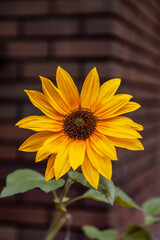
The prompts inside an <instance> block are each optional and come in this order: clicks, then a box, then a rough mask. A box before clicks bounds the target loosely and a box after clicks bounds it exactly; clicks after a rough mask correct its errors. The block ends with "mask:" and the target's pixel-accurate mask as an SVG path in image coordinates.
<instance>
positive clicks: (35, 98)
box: [24, 90, 63, 120]
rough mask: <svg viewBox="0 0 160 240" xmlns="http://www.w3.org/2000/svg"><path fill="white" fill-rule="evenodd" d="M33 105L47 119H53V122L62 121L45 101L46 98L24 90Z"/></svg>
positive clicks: (60, 116)
mask: <svg viewBox="0 0 160 240" xmlns="http://www.w3.org/2000/svg"><path fill="white" fill-rule="evenodd" d="M24 91H25V92H26V93H27V95H28V97H29V99H30V100H31V102H32V103H33V105H34V106H35V107H37V108H39V109H40V110H41V111H42V112H43V113H44V114H45V115H47V116H48V117H49V118H53V119H55V120H61V119H63V116H62V115H60V114H59V113H58V112H57V111H56V110H55V109H54V108H53V107H52V106H51V105H50V103H49V102H48V101H47V99H46V96H45V95H44V94H43V93H41V92H38V91H32V90H31V91H30V90H24Z"/></svg>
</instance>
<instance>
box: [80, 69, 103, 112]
mask: <svg viewBox="0 0 160 240" xmlns="http://www.w3.org/2000/svg"><path fill="white" fill-rule="evenodd" d="M99 86H100V82H99V76H98V72H97V70H96V68H93V69H92V70H91V71H90V72H89V74H88V75H87V77H86V79H85V81H84V84H83V87H82V91H81V96H80V100H81V107H82V108H89V109H91V110H92V107H93V106H94V104H95V103H96V101H97V98H98V94H99Z"/></svg>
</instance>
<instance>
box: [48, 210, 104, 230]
mask: <svg viewBox="0 0 160 240" xmlns="http://www.w3.org/2000/svg"><path fill="white" fill-rule="evenodd" d="M68 213H69V214H70V215H71V218H72V225H73V226H74V227H76V228H80V227H82V226H83V225H87V224H88V225H94V226H95V225H96V226H97V227H101V228H103V227H105V226H106V225H107V224H108V221H107V220H108V216H107V213H106V214H105V213H104V211H103V212H100V211H99V212H98V211H97V212H92V211H86V210H85V211H82V210H78V209H76V210H69V211H68ZM48 214H49V215H50V217H51V218H52V215H53V214H52V212H51V211H49V212H48Z"/></svg>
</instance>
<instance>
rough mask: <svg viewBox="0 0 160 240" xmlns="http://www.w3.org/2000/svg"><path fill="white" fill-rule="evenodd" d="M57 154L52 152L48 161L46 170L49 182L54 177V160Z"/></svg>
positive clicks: (46, 178)
mask: <svg viewBox="0 0 160 240" xmlns="http://www.w3.org/2000/svg"><path fill="white" fill-rule="evenodd" d="M55 157H56V154H52V155H51V156H50V158H49V159H48V162H47V167H46V171H45V180H46V182H48V181H49V180H50V179H52V178H54V175H55V174H54V161H55Z"/></svg>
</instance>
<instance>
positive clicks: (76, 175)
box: [68, 170, 92, 188]
mask: <svg viewBox="0 0 160 240" xmlns="http://www.w3.org/2000/svg"><path fill="white" fill-rule="evenodd" d="M68 175H69V177H70V178H72V179H73V180H75V181H77V182H79V183H81V184H82V185H83V186H85V187H88V188H92V186H91V185H90V184H89V183H88V181H87V180H86V178H85V177H84V176H83V174H82V173H79V172H74V171H72V170H70V171H69V172H68Z"/></svg>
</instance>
